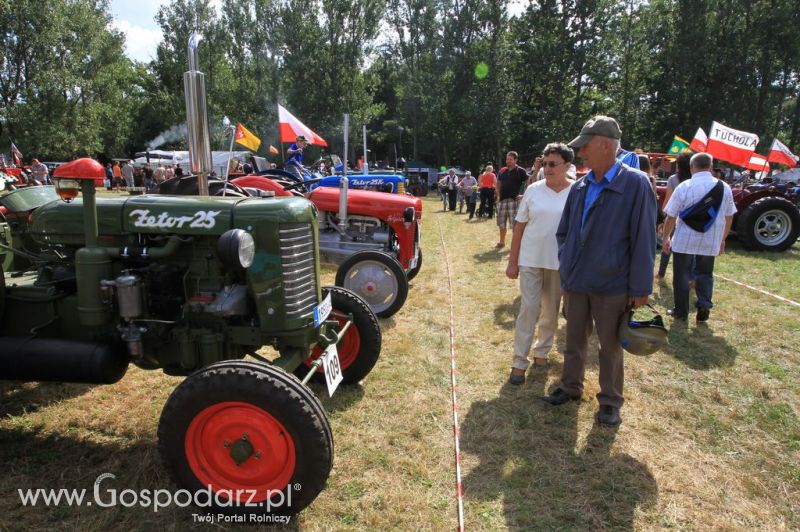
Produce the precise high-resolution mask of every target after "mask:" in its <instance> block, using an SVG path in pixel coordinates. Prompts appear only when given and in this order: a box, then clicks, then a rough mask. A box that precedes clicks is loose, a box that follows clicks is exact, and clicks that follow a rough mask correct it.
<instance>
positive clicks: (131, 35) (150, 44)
mask: <svg viewBox="0 0 800 532" xmlns="http://www.w3.org/2000/svg"><path fill="white" fill-rule="evenodd" d="M111 27H112V28H114V29H116V30H119V31H121V32H122V33H124V34H125V53H126V55H127V56H128V57H130V58H131V59H134V60H136V61H143V62H148V61H150V60H152V59H155V57H156V48H157V47H158V43H160V42H161V30H160V29H146V28H143V27H141V26H136V25H133V24H131V23H130V22H128V21H127V20H112V21H111Z"/></svg>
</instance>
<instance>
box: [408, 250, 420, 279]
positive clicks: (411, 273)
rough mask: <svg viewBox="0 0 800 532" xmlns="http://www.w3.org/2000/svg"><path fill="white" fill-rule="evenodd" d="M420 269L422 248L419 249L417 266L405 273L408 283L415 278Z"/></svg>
mask: <svg viewBox="0 0 800 532" xmlns="http://www.w3.org/2000/svg"><path fill="white" fill-rule="evenodd" d="M421 269H422V248H420V249H419V257H417V265H416V266H414V267H413V268H411V269H410V270H408V271H407V272H406V278H408V280H409V281H410V280H411V279H413V278H414V277H416V276H417V274H418V273H419V271H420V270H421Z"/></svg>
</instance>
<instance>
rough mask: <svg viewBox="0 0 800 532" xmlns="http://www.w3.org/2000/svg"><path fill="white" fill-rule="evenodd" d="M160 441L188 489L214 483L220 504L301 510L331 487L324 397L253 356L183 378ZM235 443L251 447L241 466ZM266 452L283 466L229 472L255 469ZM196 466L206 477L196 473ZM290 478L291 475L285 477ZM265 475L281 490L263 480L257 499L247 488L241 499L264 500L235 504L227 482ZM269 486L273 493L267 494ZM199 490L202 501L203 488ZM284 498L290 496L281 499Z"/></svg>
mask: <svg viewBox="0 0 800 532" xmlns="http://www.w3.org/2000/svg"><path fill="white" fill-rule="evenodd" d="M215 409H216V410H215ZM209 416H210V417H209ZM242 425H244V428H245V429H247V432H245V431H244V430H243V427H242ZM240 432H241V433H242V436H239V433H240ZM245 434H247V435H246V436H245ZM192 435H196V437H193V436H192ZM190 439H191V441H188V440H190ZM217 440H219V441H217ZM244 440H247V441H246V442H245V441H244ZM217 444H218V445H219V446H222V447H225V448H230V449H231V451H229V453H228V452H226V453H225V454H230V457H228V456H224V455H222V456H220V455H219V454H218V453H217ZM247 445H250V447H249V449H247V447H246V446H247ZM158 446H159V451H160V453H161V457H162V459H163V461H164V465H165V466H166V468H167V469H168V470H169V472H170V474H171V475H172V477H173V479H174V480H175V482H176V483H177V484H178V485H179V486H180V487H181V488H182V489H186V490H188V491H189V492H190V493H192V494H195V493H198V492H199V491H201V490H202V491H207V490H208V488H207V484H211V483H214V488H213V490H212V492H213V493H214V495H215V497H214V498H216V497H220V499H221V500H222V504H220V505H215V506H214V508H213V509H214V511H221V512H224V513H233V514H240V515H245V514H257V515H264V514H281V515H294V514H296V513H298V512H300V511H301V510H303V508H305V507H306V506H308V505H309V504H311V502H312V501H314V499H315V498H316V497H317V495H319V493H320V492H321V491H322V489H323V488H324V487H325V483H326V481H327V479H328V476H329V475H330V471H331V468H332V467H333V436H332V434H331V428H330V425H329V423H328V419H327V417H326V416H325V413H324V411H323V409H322V405H321V404H320V402H319V400H318V399H317V398H316V397H315V396H314V395H313V394H312V393H311V391H310V390H309V389H308V388H306V387H305V386H303V385H302V384H301V383H300V381H298V380H297V379H296V378H295V377H294V376H293V375H289V374H288V373H286V372H284V371H283V370H281V369H279V368H276V367H273V366H269V365H266V364H262V363H257V362H250V361H238V360H236V361H233V360H226V361H223V362H219V363H217V364H213V365H211V366H208V367H206V368H203V369H201V370H199V371H197V372H196V373H193V374H192V375H190V376H189V377H187V378H186V380H184V381H183V382H182V383H181V384H180V385H178V387H177V388H175V390H174V391H173V392H172V395H170V397H169V399H168V400H167V403H166V404H165V405H164V410H163V411H162V412H161V420H160V422H159V425H158ZM237 446H239V447H238V449H237ZM242 447H245V450H244V451H243V450H242ZM261 448H263V449H265V452H266V449H269V455H268V456H266V457H264V456H263V455H262V456H260V455H259V454H258V453H259V452H260V449H261ZM286 449H293V452H289V451H286ZM235 451H238V452H245V455H246V458H245V459H244V460H243V461H240V463H239V465H238V466H237V465H236V462H235V461H234V458H233V453H234V452H235ZM212 453H217V454H212ZM247 453H251V454H249V455H247ZM190 455H191V458H190ZM281 455H282V456H281ZM288 456H291V457H292V458H293V461H291V460H289V459H288V458H287V457H288ZM279 457H280V458H279ZM239 458H240V459H241V455H240V456H239ZM262 459H263V460H273V461H274V460H280V462H279V463H282V464H284V466H283V467H280V466H278V467H277V468H276V467H275V465H274V464H271V468H272V471H268V472H265V471H264V469H265V468H264V466H261V467H260V470H261V472H262V475H266V476H267V477H268V478H261V479H258V478H255V477H251V478H250V479H249V480H247V481H246V482H245V481H242V482H237V481H236V479H233V480H231V479H230V478H229V477H227V476H226V475H234V476H235V475H242V476H246V475H252V474H253V473H254V472H255V473H257V472H258V469H259V467H258V466H259V465H260V464H261V463H260V462H257V460H262ZM228 460H230V461H228ZM190 462H194V463H195V466H194V467H193V466H192V465H191V463H190ZM200 464H202V465H200ZM196 472H200V475H201V477H203V478H198V474H197V473H196ZM209 478H210V479H212V480H209ZM284 478H288V481H286V482H285V483H284V481H283V480H282V479H284ZM262 481H263V482H266V484H264V486H266V485H269V483H270V482H273V481H274V482H275V483H277V484H278V485H280V486H282V487H277V486H276V487H275V488H269V489H270V490H282V491H281V492H280V493H278V492H277V491H268V489H267V488H264V487H263V486H260V487H261V488H263V489H256V497H255V498H254V499H250V498H249V493H246V494H243V495H242V499H241V500H242V501H243V502H247V501H248V500H249V501H252V502H254V503H255V502H259V501H258V498H262V499H263V500H262V501H260V502H261V504H262V505H261V506H258V507H252V506H246V505H243V504H236V503H235V502H233V501H231V500H230V499H228V498H225V497H224V495H223V494H224V493H225V491H223V490H231V491H233V490H236V489H242V487H243V486H244V487H245V488H247V489H252V488H256V486H257V485H258V483H259V482H262ZM288 490H292V491H291V505H290V506H287V505H286V504H285V501H286V500H287V499H286V496H287V495H288V493H287V491H288ZM267 493H270V494H271V496H270V497H268V498H267V497H266V494H267ZM279 495H280V497H278V496H279ZM201 496H202V497H203V498H202V499H200V503H201V504H203V503H204V502H205V498H204V497H205V496H204V495H201ZM281 499H282V500H284V504H279V503H280V500H281ZM212 503H213V499H212ZM202 509H203V510H204V511H211V509H209V508H205V507H203V508H202Z"/></svg>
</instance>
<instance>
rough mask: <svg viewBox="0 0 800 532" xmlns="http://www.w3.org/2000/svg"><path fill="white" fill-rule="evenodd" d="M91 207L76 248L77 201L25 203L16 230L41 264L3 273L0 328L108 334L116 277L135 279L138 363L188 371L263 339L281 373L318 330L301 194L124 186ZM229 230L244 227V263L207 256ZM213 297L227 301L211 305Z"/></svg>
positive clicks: (307, 213) (316, 289) (103, 337)
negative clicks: (128, 189) (226, 194)
mask: <svg viewBox="0 0 800 532" xmlns="http://www.w3.org/2000/svg"><path fill="white" fill-rule="evenodd" d="M9 203H11V202H9ZM96 206H97V225H98V241H97V244H98V245H97V246H96V247H93V248H86V247H84V244H85V236H84V222H85V217H84V214H83V205H82V201H81V200H80V199H77V200H75V201H73V202H71V203H65V202H62V201H59V200H55V201H51V202H50V203H47V204H45V205H42V206H40V207H38V208H37V209H36V210H34V211H33V213H32V214H31V216H30V222H29V224H28V225H27V227H26V229H25V232H24V235H20V237H23V238H24V239H25V241H27V242H29V243H32V244H33V245H35V246H36V247H37V248H38V250H37V252H38V253H39V254H40V255H41V256H43V257H50V258H51V261H52V262H48V263H46V264H43V265H42V266H41V267H40V268H38V269H37V271H35V272H31V273H30V274H28V275H24V276H22V277H19V278H17V279H13V280H10V281H9V287H8V292H9V295H8V296H7V297H6V298H5V299H6V301H5V307H6V312H5V316H4V319H3V320H2V323H0V335H2V336H25V335H28V334H29V333H30V332H31V331H36V336H37V337H40V338H59V339H74V340H81V341H90V342H102V343H113V342H119V341H120V340H119V336H120V331H119V328H120V326H121V325H122V324H121V322H120V319H119V316H118V315H117V308H118V304H117V303H116V302H115V299H114V297H113V293H114V289H115V288H114V286H113V285H112V284H109V281H114V280H115V279H117V278H118V277H120V276H122V275H134V276H136V277H138V278H139V287H140V292H141V294H142V299H141V301H140V307H141V313H140V315H138V316H135V318H136V322H137V323H136V326H137V327H138V328H140V329H144V330H143V331H140V332H141V333H142V334H141V337H142V339H141V342H142V344H143V349H141V357H139V358H136V357H134V358H133V359H132V361H133V362H134V363H136V364H137V365H140V366H142V367H147V368H155V367H162V368H164V370H165V371H167V372H169V373H171V374H187V373H189V372H191V371H194V370H196V369H198V368H199V367H202V366H206V365H209V364H211V363H213V362H217V361H219V360H227V359H232V358H242V357H243V356H244V355H245V354H246V353H249V352H253V351H256V350H257V349H259V348H260V347H261V346H263V345H272V346H273V347H275V348H276V349H277V350H278V351H279V352H280V354H281V355H283V357H282V358H280V359H278V360H276V363H277V364H278V365H280V366H283V367H284V369H287V370H288V371H292V370H294V369H295V367H296V366H297V365H299V363H300V362H301V360H302V358H305V356H307V355H308V352H309V350H310V348H311V347H312V346H313V345H314V344H315V343H316V341H317V339H318V336H319V335H320V333H324V330H323V331H320V330H319V329H318V328H315V327H314V308H315V306H316V305H318V304H319V302H320V301H321V288H320V285H319V282H318V271H319V262H318V254H317V253H316V249H317V242H316V235H317V230H316V216H315V211H314V208H313V207H312V206H311V203H309V202H308V201H306V200H303V199H297V198H286V199H274V198H246V199H242V198H231V199H228V198H209V197H204V198H201V197H190V196H178V197H163V196H130V197H113V198H98V199H97V202H96ZM231 229H241V230H244V231H246V232H247V233H249V234H250V235H252V237H253V240H254V243H255V254H254V257H253V260H252V264H251V265H250V266H249V267H248V268H247V269H242V268H238V267H236V266H235V265H234V266H232V267H231V266H226V265H225V264H224V263H223V262H222V261H221V260H220V258H219V256H218V249H217V248H218V241H219V239H220V237H221V236H222V235H223V234H224V233H225V232H226V231H229V230H231ZM29 251H30V249H29ZM77 271H79V272H80V275H77V274H76V272H77ZM12 283H13V284H12ZM79 294H86V295H85V296H84V297H79ZM245 294H246V297H242V296H243V295H245ZM221 295H222V296H225V297H226V298H227V299H229V300H230V302H229V304H228V305H221V304H219V303H218V304H216V305H215V304H212V303H213V302H214V301H216V300H217V299H218V296H221ZM236 298H239V301H236ZM323 328H324V325H323Z"/></svg>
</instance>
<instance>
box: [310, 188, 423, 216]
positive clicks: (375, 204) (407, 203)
mask: <svg viewBox="0 0 800 532" xmlns="http://www.w3.org/2000/svg"><path fill="white" fill-rule="evenodd" d="M339 195H340V191H339V189H338V188H328V187H319V188H317V189H315V190H314V191H313V192H312V193H311V197H310V199H311V201H312V202H314V205H316V206H317V208H318V209H319V210H321V211H327V212H337V211H338V210H339ZM407 207H414V212H415V215H416V218H417V219H420V218H421V217H422V200H421V199H419V198H415V197H413V196H400V195H397V194H389V193H386V192H373V191H371V190H348V191H347V212H348V213H350V214H360V215H364V216H374V217H375V218H380V219H382V220H388V218H390V217H400V218H399V219H400V220H402V216H403V212H404V211H405V209H406V208H407Z"/></svg>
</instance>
